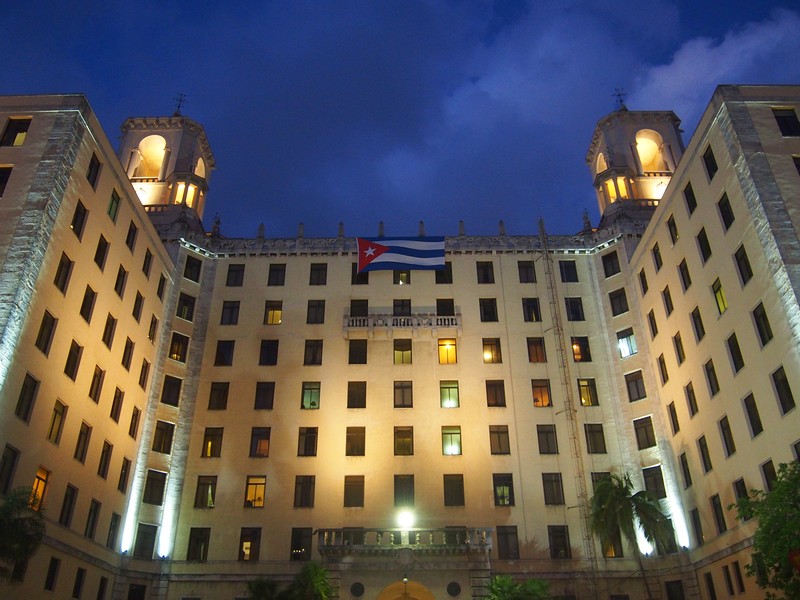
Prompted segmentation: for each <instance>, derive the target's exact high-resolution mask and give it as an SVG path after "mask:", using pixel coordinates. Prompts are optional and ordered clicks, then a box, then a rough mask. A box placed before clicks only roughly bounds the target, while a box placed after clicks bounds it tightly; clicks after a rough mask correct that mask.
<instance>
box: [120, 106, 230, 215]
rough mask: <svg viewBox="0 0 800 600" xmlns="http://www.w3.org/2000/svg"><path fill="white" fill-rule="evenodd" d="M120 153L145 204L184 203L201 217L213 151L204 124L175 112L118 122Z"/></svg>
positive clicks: (180, 204)
mask: <svg viewBox="0 0 800 600" xmlns="http://www.w3.org/2000/svg"><path fill="white" fill-rule="evenodd" d="M121 129H122V141H121V143H120V150H119V159H120V162H121V163H122V164H123V165H124V166H125V168H126V170H127V173H128V177H129V178H130V180H131V183H132V184H133V188H134V189H135V190H136V193H137V194H138V196H139V200H140V201H141V202H142V204H144V205H145V206H148V207H149V206H157V205H163V206H175V205H178V206H185V207H188V208H191V209H193V210H194V211H195V212H196V213H197V216H198V217H199V218H200V219H202V218H203V211H204V210H205V203H206V194H207V192H208V180H209V178H210V176H211V171H212V170H213V169H214V167H215V163H214V155H213V154H212V153H211V147H210V146H209V144H208V139H207V138H206V132H205V130H204V129H203V126H202V125H200V124H199V123H197V122H196V121H193V120H192V119H189V118H188V117H184V116H183V115H181V114H180V113H179V112H176V113H175V114H174V115H172V116H171V117H133V118H130V119H127V120H126V121H125V122H124V123H123V124H122V127H121Z"/></svg>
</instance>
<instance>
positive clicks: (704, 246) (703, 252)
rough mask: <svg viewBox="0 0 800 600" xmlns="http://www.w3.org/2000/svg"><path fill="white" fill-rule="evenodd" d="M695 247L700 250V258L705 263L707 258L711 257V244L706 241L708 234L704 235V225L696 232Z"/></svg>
mask: <svg viewBox="0 0 800 600" xmlns="http://www.w3.org/2000/svg"><path fill="white" fill-rule="evenodd" d="M697 247H698V248H699V250H700V258H701V260H702V261H703V264H706V262H708V259H709V258H711V244H710V242H709V241H708V235H706V230H705V227H704V228H702V229H701V230H700V232H699V233H698V234H697Z"/></svg>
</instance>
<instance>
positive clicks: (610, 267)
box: [603, 250, 620, 277]
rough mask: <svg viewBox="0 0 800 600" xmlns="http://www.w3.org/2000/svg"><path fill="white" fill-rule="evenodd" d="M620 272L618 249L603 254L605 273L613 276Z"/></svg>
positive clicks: (607, 275)
mask: <svg viewBox="0 0 800 600" xmlns="http://www.w3.org/2000/svg"><path fill="white" fill-rule="evenodd" d="M619 272H620V266H619V256H618V255H617V251H616V250H614V251H613V252H609V253H608V254H604V255H603V273H605V276H606V277H611V276H612V275H616V274H617V273H619Z"/></svg>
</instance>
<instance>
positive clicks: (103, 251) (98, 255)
mask: <svg viewBox="0 0 800 600" xmlns="http://www.w3.org/2000/svg"><path fill="white" fill-rule="evenodd" d="M107 256H108V240H106V238H105V237H103V236H102V235H101V236H100V239H99V240H97V249H96V250H95V251H94V262H95V264H96V265H97V266H98V267H99V268H100V270H101V271H102V270H103V268H104V267H105V266H106V257H107Z"/></svg>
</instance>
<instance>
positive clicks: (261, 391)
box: [253, 381, 275, 410]
mask: <svg viewBox="0 0 800 600" xmlns="http://www.w3.org/2000/svg"><path fill="white" fill-rule="evenodd" d="M274 400H275V382H274V381H257V382H256V396H255V401H254V403H253V408H254V409H255V410H272V404H273V402H274Z"/></svg>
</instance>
